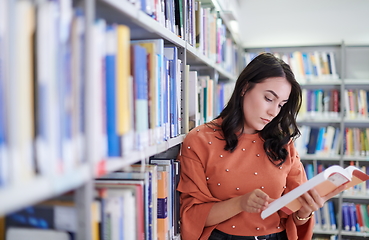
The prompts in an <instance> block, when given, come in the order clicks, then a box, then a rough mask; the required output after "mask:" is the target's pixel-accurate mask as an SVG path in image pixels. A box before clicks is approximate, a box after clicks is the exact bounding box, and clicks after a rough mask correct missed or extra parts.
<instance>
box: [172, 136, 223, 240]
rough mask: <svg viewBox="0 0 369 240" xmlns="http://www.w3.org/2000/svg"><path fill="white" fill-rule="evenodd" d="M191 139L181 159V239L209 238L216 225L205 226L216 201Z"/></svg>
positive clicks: (184, 146)
mask: <svg viewBox="0 0 369 240" xmlns="http://www.w3.org/2000/svg"><path fill="white" fill-rule="evenodd" d="M189 139H190V138H187V141H186V140H185V141H184V143H183V146H182V151H181V155H180V157H179V160H180V162H181V179H180V182H179V185H178V191H180V192H182V193H181V239H183V240H198V239H207V238H208V236H209V235H210V233H211V231H212V230H213V229H214V228H215V227H216V226H212V227H209V228H205V222H206V219H207V217H208V214H209V211H210V209H211V208H212V206H213V204H214V203H215V202H219V201H220V200H219V199H217V198H214V197H213V196H212V194H211V193H210V191H209V189H208V187H207V183H206V177H205V171H204V169H203V166H202V164H201V162H200V161H199V159H198V157H197V155H196V154H195V153H194V152H193V151H192V150H191V145H189Z"/></svg>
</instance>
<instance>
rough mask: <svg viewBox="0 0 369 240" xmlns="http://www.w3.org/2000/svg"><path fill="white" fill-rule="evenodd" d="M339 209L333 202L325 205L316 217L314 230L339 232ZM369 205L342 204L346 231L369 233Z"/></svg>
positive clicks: (343, 223)
mask: <svg viewBox="0 0 369 240" xmlns="http://www.w3.org/2000/svg"><path fill="white" fill-rule="evenodd" d="M336 210H337V208H336V207H335V203H334V201H332V200H329V201H327V202H325V203H324V205H323V207H322V208H320V209H318V210H317V211H316V212H315V214H314V216H315V226H314V230H317V231H319V230H337V228H338V221H337V220H338V219H337V211H336ZM368 211H369V205H368V204H361V203H353V202H343V203H342V226H343V228H342V229H343V230H344V231H351V232H369V214H368Z"/></svg>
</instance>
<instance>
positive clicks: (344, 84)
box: [245, 42, 369, 240]
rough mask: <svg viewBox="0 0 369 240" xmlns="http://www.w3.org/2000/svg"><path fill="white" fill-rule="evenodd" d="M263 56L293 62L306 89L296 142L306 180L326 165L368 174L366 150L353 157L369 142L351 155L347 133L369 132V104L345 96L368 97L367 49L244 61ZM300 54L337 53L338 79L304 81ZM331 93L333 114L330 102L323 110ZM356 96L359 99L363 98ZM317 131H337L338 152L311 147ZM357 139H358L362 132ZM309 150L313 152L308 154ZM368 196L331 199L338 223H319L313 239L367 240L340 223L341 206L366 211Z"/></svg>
mask: <svg viewBox="0 0 369 240" xmlns="http://www.w3.org/2000/svg"><path fill="white" fill-rule="evenodd" d="M260 51H269V52H272V53H275V54H279V56H280V57H281V58H282V59H284V60H285V61H290V65H291V67H292V69H293V71H294V73H295V76H296V79H297V80H298V81H300V84H301V87H302V89H303V101H305V102H303V105H302V109H301V111H300V113H299V116H298V124H299V126H300V131H301V133H302V135H301V137H300V138H299V139H298V141H297V142H296V147H297V149H298V151H299V153H300V156H301V159H302V161H303V163H304V165H305V168H306V170H307V174H308V176H309V171H310V172H311V173H312V174H316V173H318V172H319V171H320V170H319V169H320V168H321V167H322V166H325V167H327V166H330V165H334V164H338V165H341V166H348V165H350V164H354V165H356V166H360V167H364V169H363V170H364V171H367V170H366V169H368V167H369V165H368V164H367V160H368V155H367V154H366V148H365V147H363V149H362V148H357V149H356V152H355V148H354V147H353V146H361V144H360V143H361V142H363V141H365V142H368V140H367V139H365V138H363V139H364V140H359V139H358V140H356V142H355V143H354V144H352V148H353V150H349V149H348V146H349V145H348V142H350V139H349V138H348V132H347V129H366V128H368V127H369V118H368V115H367V113H366V112H367V109H368V102H367V100H363V101H362V102H361V103H360V105H358V104H357V103H358V102H360V101H357V100H355V99H360V98H357V97H356V98H355V97H353V98H352V99H351V100H349V98H348V94H347V92H348V90H351V92H352V93H353V94H355V93H357V92H360V91H359V90H361V91H362V93H365V95H366V93H367V92H368V90H369V69H368V68H367V66H368V64H369V46H368V45H347V44H345V43H344V42H342V43H340V44H332V45H313V46H291V47H270V48H250V49H246V55H245V56H246V61H249V59H250V58H252V56H253V53H255V52H256V53H257V52H260ZM296 52H299V53H308V54H309V53H316V52H320V53H326V52H333V53H334V58H335V67H336V73H337V75H338V77H337V76H332V75H331V76H328V77H326V76H322V77H315V76H312V77H311V78H310V80H309V78H306V77H305V76H311V75H308V74H307V73H306V72H305V70H306V69H304V68H300V69H301V70H300V69H299V66H298V64H297V63H296V62H294V60H291V59H293V58H294V57H295V59H297V58H298V54H296ZM304 66H305V65H303V67H304ZM310 70H311V69H310ZM333 90H334V91H336V92H338V105H337V107H336V109H339V111H337V110H335V111H333V112H332V110H331V108H330V107H332V105H329V103H328V104H326V106H327V108H324V105H325V101H324V97H325V96H328V97H329V99H326V101H328V100H329V101H331V100H332V96H334V95H332V94H329V93H332V91H333ZM317 92H318V93H317ZM319 94H322V96H323V97H322V96H320V98H319ZM358 95H359V96H360V93H359V94H358ZM312 96H315V97H312ZM365 97H366V96H365ZM316 99H319V100H316ZM363 99H367V98H363ZM354 100H355V101H354ZM309 101H313V102H314V103H316V101H318V103H320V104H321V106H317V105H314V104H311V103H310V102H309ZM350 103H351V104H352V105H351V106H353V107H351V109H352V110H351V113H350V108H349V107H347V106H350ZM336 104H337V103H336ZM312 105H314V106H315V108H313V107H312ZM328 107H329V108H328ZM358 109H362V111H361V112H360V111H358ZM332 127H333V128H332ZM313 128H315V129H316V130H315V132H316V133H318V132H319V129H320V130H321V129H324V131H323V132H324V133H326V135H325V136H327V135H328V130H327V129H328V128H330V129H331V130H330V131H331V132H333V131H332V129H335V130H336V133H337V136H339V138H338V139H341V141H339V142H338V144H337V145H336V146H337V148H332V147H329V148H328V150H327V149H326V148H325V149H324V148H323V149H321V148H320V149H319V148H318V145H319V144H318V143H317V142H313V140H312V138H311V136H312V135H311V134H312V131H311V129H313ZM307 129H308V130H307ZM338 130H339V132H338ZM356 131H357V132H360V131H359V130H356ZM357 135H360V133H358V134H357ZM323 136H324V135H323ZM331 136H332V134H331ZM350 136H351V135H350ZM352 136H353V135H352ZM353 138H354V137H351V139H353ZM316 139H318V138H316ZM323 139H325V141H328V142H329V140H327V139H329V138H327V137H326V138H323ZM332 139H333V138H332ZM332 139H331V140H330V142H329V143H330V146H333V145H332V144H333V143H332V141H333V140H332ZM352 141H353V140H352ZM309 143H310V145H309ZM309 146H310V147H311V149H309ZM309 169H310V170H309ZM368 196H369V192H368V188H367V186H366V185H363V186H361V188H357V189H354V190H351V191H345V192H344V193H342V194H340V195H338V196H336V197H334V198H332V199H331V201H332V202H333V203H334V207H335V210H334V211H335V216H336V217H335V218H336V221H337V224H336V226H335V227H332V226H323V225H321V224H317V228H316V229H315V230H314V238H315V239H332V238H331V237H335V238H334V239H340V240H341V239H362V238H363V237H364V238H365V237H368V228H366V227H364V228H361V229H360V230H358V229H345V222H344V221H343V220H342V219H343V216H344V213H343V211H342V206H343V205H344V204H345V203H354V204H362V205H364V206H367V205H368V203H369V201H368ZM324 208H325V207H323V208H322V209H321V210H320V212H323V209H324ZM317 214H318V213H317ZM317 214H315V215H317ZM320 215H322V214H320ZM320 221H321V220H320ZM320 223H322V222H320Z"/></svg>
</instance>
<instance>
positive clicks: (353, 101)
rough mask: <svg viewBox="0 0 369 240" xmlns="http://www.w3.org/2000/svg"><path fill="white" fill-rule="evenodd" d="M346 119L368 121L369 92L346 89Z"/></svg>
mask: <svg viewBox="0 0 369 240" xmlns="http://www.w3.org/2000/svg"><path fill="white" fill-rule="evenodd" d="M344 98H345V117H346V118H347V119H368V111H369V103H368V101H369V91H368V90H364V89H345V91H344Z"/></svg>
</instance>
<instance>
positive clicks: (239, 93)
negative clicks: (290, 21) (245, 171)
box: [213, 53, 302, 166]
mask: <svg viewBox="0 0 369 240" xmlns="http://www.w3.org/2000/svg"><path fill="white" fill-rule="evenodd" d="M272 77H285V78H286V79H287V81H288V82H289V83H290V84H291V93H290V96H289V98H288V101H287V102H286V104H284V105H283V107H282V108H281V110H280V112H279V114H278V115H277V116H276V117H275V118H274V119H273V120H272V121H271V122H270V123H268V124H267V125H266V126H265V127H264V128H263V129H262V130H260V131H259V134H260V136H261V138H262V139H264V141H265V142H264V150H265V152H266V154H267V156H268V157H269V159H270V160H271V161H272V162H273V163H274V164H275V165H277V166H279V165H281V164H283V162H284V161H285V160H286V157H287V155H288V152H287V150H286V149H285V146H286V144H287V143H288V142H289V141H291V140H294V139H296V138H297V137H298V136H300V131H299V129H298V127H297V124H296V117H297V114H298V111H299V110H300V107H301V99H302V97H301V87H300V85H299V84H298V82H297V81H296V79H295V76H294V74H293V72H292V70H291V68H290V66H289V65H288V64H286V63H285V62H284V61H282V60H281V59H279V58H277V57H275V56H274V55H273V54H271V53H262V54H259V55H258V56H257V57H255V58H254V59H253V60H252V61H251V62H250V63H249V64H248V65H247V66H246V67H245V68H244V70H243V71H242V72H241V74H240V75H239V77H238V79H237V82H236V84H235V88H234V91H233V93H232V96H231V98H230V100H229V102H228V103H227V105H226V107H225V108H224V109H223V111H222V112H221V113H220V115H219V116H218V117H216V119H218V118H223V121H222V123H221V125H220V126H217V127H219V128H221V130H222V134H223V137H224V140H225V142H226V145H225V147H224V149H225V150H227V151H231V152H233V151H234V150H235V149H236V147H237V144H238V137H239V136H240V135H241V134H242V132H243V130H244V115H243V95H244V94H245V92H246V93H247V92H248V91H250V90H251V89H252V88H254V86H255V85H256V84H258V83H261V82H263V81H264V80H265V79H267V78H272ZM213 124H214V123H213Z"/></svg>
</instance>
